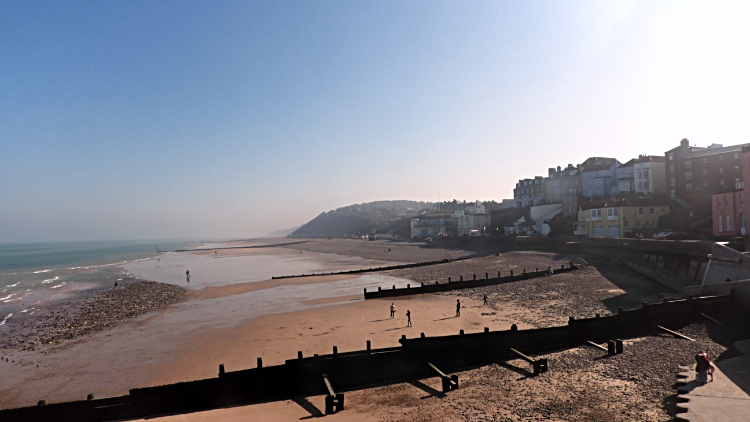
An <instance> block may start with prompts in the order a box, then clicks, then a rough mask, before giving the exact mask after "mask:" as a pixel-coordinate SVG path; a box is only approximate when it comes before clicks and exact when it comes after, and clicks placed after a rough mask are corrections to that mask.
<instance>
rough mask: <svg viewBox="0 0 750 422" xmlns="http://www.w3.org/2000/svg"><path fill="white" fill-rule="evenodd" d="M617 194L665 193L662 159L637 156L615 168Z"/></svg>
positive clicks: (652, 156)
mask: <svg viewBox="0 0 750 422" xmlns="http://www.w3.org/2000/svg"><path fill="white" fill-rule="evenodd" d="M617 188H618V191H619V192H635V193H643V194H654V193H666V189H667V186H666V179H665V173H664V157H661V156H657V155H639V156H638V158H634V159H632V160H630V161H628V162H626V163H625V164H620V165H619V166H618V167H617Z"/></svg>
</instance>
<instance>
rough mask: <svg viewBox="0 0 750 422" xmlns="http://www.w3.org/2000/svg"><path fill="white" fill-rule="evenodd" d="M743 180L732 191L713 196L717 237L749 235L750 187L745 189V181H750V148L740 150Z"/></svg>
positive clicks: (712, 206)
mask: <svg viewBox="0 0 750 422" xmlns="http://www.w3.org/2000/svg"><path fill="white" fill-rule="evenodd" d="M739 162H740V173H741V180H740V181H739V182H735V186H734V187H733V188H732V189H727V190H724V191H718V192H714V193H713V194H711V221H712V222H713V228H712V229H713V230H712V231H713V234H714V236H717V237H727V236H738V235H739V236H744V235H746V234H747V230H746V225H747V223H746V220H747V210H746V209H747V207H748V206H747V205H745V201H746V200H747V198H748V197H749V196H748V195H750V186H749V187H745V183H744V179H748V180H750V146H745V147H743V148H742V149H740V159H739Z"/></svg>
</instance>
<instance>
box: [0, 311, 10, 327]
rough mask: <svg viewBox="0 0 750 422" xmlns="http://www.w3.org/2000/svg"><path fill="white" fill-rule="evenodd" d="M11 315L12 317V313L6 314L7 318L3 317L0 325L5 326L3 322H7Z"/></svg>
mask: <svg viewBox="0 0 750 422" xmlns="http://www.w3.org/2000/svg"><path fill="white" fill-rule="evenodd" d="M12 315H13V314H12V313H10V314H8V316H7V317H5V318H4V319H3V321H2V322H0V325H5V321H7V320H8V318H10V317H11V316H12Z"/></svg>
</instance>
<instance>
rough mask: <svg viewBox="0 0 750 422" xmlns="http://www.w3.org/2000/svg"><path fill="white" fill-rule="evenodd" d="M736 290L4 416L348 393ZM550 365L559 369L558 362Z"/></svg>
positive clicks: (641, 328)
mask: <svg viewBox="0 0 750 422" xmlns="http://www.w3.org/2000/svg"><path fill="white" fill-rule="evenodd" d="M733 300H734V297H733V295H727V296H712V297H702V298H689V299H683V300H676V301H666V302H662V303H654V304H646V303H644V304H643V306H642V307H641V308H638V309H631V310H625V311H623V310H621V309H620V310H618V312H617V314H616V315H611V316H602V317H598V316H597V317H594V318H582V319H572V318H571V320H570V321H569V323H568V324H567V325H563V326H558V327H550V328H541V329H529V330H518V329H516V328H515V326H514V327H512V328H511V329H510V330H504V331H490V330H489V329H488V328H486V329H485V331H484V332H478V333H467V334H464V333H463V330H462V331H461V333H460V334H457V335H450V336H438V337H426V336H424V335H421V336H420V337H417V338H411V339H407V338H406V336H402V338H401V340H400V341H399V343H400V344H401V346H400V347H393V348H387V349H373V350H370V349H369V347H368V349H366V350H358V351H353V352H348V353H333V354H329V355H322V356H313V357H307V358H303V357H302V356H301V354H300V355H299V356H298V358H297V359H290V360H287V361H286V362H285V363H284V364H283V365H275V366H268V367H263V366H262V365H260V362H259V365H258V367H257V368H253V369H245V370H240V371H234V372H224V371H223V367H222V369H221V370H220V371H219V375H218V377H216V378H209V379H203V380H197V381H191V382H183V383H177V384H169V385H163V386H157V387H148V388H137V389H133V390H130V391H129V394H127V395H124V396H120V397H110V398H104V399H93V398H92V399H91V400H80V401H74V402H65V403H55V404H47V403H42V402H40V405H39V406H33V407H25V408H18V409H6V410H0V420H2V421H3V422H16V421H60V422H67V421H82V422H99V421H110V420H122V419H136V418H148V417H151V416H154V415H164V414H180V413H188V412H195V411H201V410H210V409H216V408H220V407H228V406H240V405H247V404H252V403H259V402H267V401H275V400H284V399H288V398H291V397H295V396H311V395H322V394H326V393H327V389H326V386H325V384H324V382H323V380H322V375H323V374H326V375H327V377H328V378H329V379H330V380H331V382H332V383H333V385H334V386H335V388H336V391H337V392H339V391H340V392H346V391H352V390H358V389H362V388H369V387H372V386H377V385H388V384H393V383H397V382H402V381H406V380H412V379H421V378H427V377H431V376H434V370H433V369H432V368H430V367H429V366H428V365H427V364H426V363H425V362H431V363H433V365H436V366H437V367H438V368H441V370H443V371H445V372H446V373H447V372H449V371H451V372H452V371H457V370H461V369H465V368H469V367H473V366H477V365H485V364H490V363H494V362H498V361H502V360H508V359H514V358H516V357H517V356H516V354H515V353H514V352H513V350H511V349H515V350H518V351H521V352H522V353H524V354H527V355H533V354H540V353H549V352H553V351H558V350H562V349H566V348H572V347H578V346H581V345H584V344H586V343H587V342H588V341H594V342H597V343H602V342H605V341H608V340H612V339H627V338H636V337H643V336H647V335H655V334H658V333H659V332H660V330H659V329H658V328H656V327H657V326H659V325H661V326H667V327H670V328H671V329H674V330H677V329H679V327H682V326H684V325H687V324H689V323H690V322H692V321H693V320H694V319H695V318H700V316H699V315H700V314H701V313H703V312H710V311H711V310H712V309H717V308H721V307H725V306H727V305H728V304H730V303H732V301H733ZM550 370H552V371H554V370H555V368H554V367H552V368H550Z"/></svg>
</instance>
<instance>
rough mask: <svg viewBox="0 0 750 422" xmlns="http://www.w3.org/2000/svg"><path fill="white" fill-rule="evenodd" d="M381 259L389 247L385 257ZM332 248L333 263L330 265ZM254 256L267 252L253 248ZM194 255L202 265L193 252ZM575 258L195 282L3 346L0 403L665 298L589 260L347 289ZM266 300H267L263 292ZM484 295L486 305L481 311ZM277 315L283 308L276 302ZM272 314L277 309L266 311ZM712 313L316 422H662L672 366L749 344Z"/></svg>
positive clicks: (328, 247) (329, 248) (309, 251)
mask: <svg viewBox="0 0 750 422" xmlns="http://www.w3.org/2000/svg"><path fill="white" fill-rule="evenodd" d="M355 242H358V243H355ZM315 245H323V246H321V247H320V249H322V250H324V251H325V252H317V251H316V246H315ZM402 245H403V246H402ZM301 247H305V248H306V249H304V250H303V255H313V254H317V253H319V254H321V255H320V257H319V258H323V257H325V258H324V259H327V260H329V261H335V262H334V263H332V264H331V265H330V267H346V266H347V265H352V264H356V263H364V262H367V263H368V264H369V263H372V262H374V261H373V260H376V259H377V257H378V256H379V255H378V254H379V253H381V252H379V251H381V250H382V251H383V252H382V254H384V255H386V256H388V257H389V260H388V261H381V262H412V261H411V260H414V261H419V260H430V259H435V258H436V257H437V259H441V258H442V257H443V256H445V255H446V254H454V255H456V254H463V255H467V254H469V253H470V251H453V250H444V249H440V248H429V247H424V245H421V244H395V243H393V244H391V246H388V245H386V246H383V245H382V244H381V245H378V244H377V243H375V242H370V243H367V242H362V241H343V240H336V241H328V242H326V241H315V242H309V243H305V244H300V245H294V246H290V247H287V248H282V249H283V250H280V251H279V252H278V255H280V256H287V255H289V256H294V257H299V255H300V254H299V253H298V251H299V250H300V249H298V248H301ZM387 247H390V248H391V250H392V252H391V253H390V254H388V253H387ZM274 249H279V248H274ZM271 251H272V250H271ZM289 251H292V253H289ZM336 251H337V254H336V255H331V254H332V253H333V252H336ZM224 253H226V254H227V255H225V256H228V254H231V253H237V250H227V251H218V253H217V255H221V254H224ZM245 253H247V252H245ZM260 253H261V254H268V253H269V250H264V251H263V252H260ZM271 253H273V252H271ZM347 253H351V254H354V253H361V254H362V255H366V256H364V257H361V256H360V257H356V256H354V255H346V254H347ZM201 254H207V255H208V256H209V257H210V254H208V253H207V252H201ZM578 258H581V257H573V256H566V255H557V254H552V253H539V252H509V253H502V254H500V255H499V256H496V255H494V254H492V255H489V256H485V257H480V258H473V259H470V260H468V261H460V262H454V263H447V264H440V265H435V266H428V267H420V268H413V269H408V270H397V271H392V272H388V273H386V274H378V275H372V274H370V275H362V276H351V275H346V276H324V277H309V278H295V279H283V280H258V281H240V282H235V283H225V282H220V283H215V284H212V283H210V282H208V281H206V282H205V283H203V282H202V283H203V284H200V285H199V287H194V286H190V288H189V290H188V292H187V293H186V294H185V295H184V296H183V298H182V300H181V301H180V302H178V303H175V304H173V305H169V306H167V307H165V308H162V309H161V310H158V311H156V312H151V313H148V314H144V315H141V316H138V317H136V318H133V319H130V320H127V321H124V322H122V323H120V324H119V325H117V326H116V327H114V328H110V329H107V330H105V331H102V332H99V333H95V334H92V335H89V336H86V337H84V338H80V339H76V340H73V341H67V342H65V343H64V344H61V345H56V346H55V347H48V348H45V349H44V350H37V351H23V352H19V351H17V350H8V349H3V350H2V353H3V356H4V357H7V358H8V359H10V360H11V362H6V361H3V362H2V363H0V365H2V366H1V367H2V368H3V374H4V377H3V378H2V380H0V406H1V407H2V408H9V407H17V406H28V405H33V404H35V403H36V401H38V400H40V399H46V400H47V401H48V402H58V401H65V400H79V399H83V398H85V396H86V394H88V393H94V394H95V395H96V397H107V396H113V395H120V394H126V393H127V391H128V390H129V389H130V388H135V387H144V386H153V385H160V384H166V383H173V382H179V381H190V380H195V379H201V378H208V377H215V376H216V375H217V373H218V367H219V365H220V364H223V365H224V366H225V369H226V370H227V371H235V370H240V369H246V368H251V367H254V366H255V365H256V359H257V358H258V357H260V358H262V359H263V364H264V365H276V364H281V363H283V362H284V361H285V360H286V359H293V358H295V357H296V356H297V352H298V351H301V352H302V353H303V355H305V356H309V355H313V354H324V353H330V352H331V350H332V348H333V346H336V347H337V348H338V350H339V352H346V351H352V350H358V349H363V348H364V347H365V344H366V341H367V340H370V341H371V342H372V345H373V347H374V348H381V347H392V346H398V339H399V338H400V337H401V336H402V335H406V336H407V337H417V336H419V335H420V333H425V334H426V335H428V336H433V335H447V334H457V333H458V332H459V330H462V329H463V330H465V331H466V332H467V333H470V332H479V331H482V330H483V328H484V327H489V328H490V329H492V330H503V329H508V328H509V327H510V325H511V324H514V323H515V324H518V326H519V328H527V327H528V328H531V327H546V326H552V325H559V324H562V323H564V322H565V321H566V320H567V317H568V316H569V315H575V316H592V315H593V314H594V313H602V314H606V313H609V312H613V311H614V310H616V309H617V307H625V308H628V307H631V305H634V306H637V305H638V304H639V303H640V302H641V301H644V300H646V301H658V300H661V298H662V297H665V296H670V295H674V292H671V291H670V290H669V289H668V288H665V287H663V286H660V285H658V284H657V283H655V282H653V281H652V280H650V279H648V278H646V277H643V276H641V275H639V274H637V273H635V272H633V271H632V270H629V269H628V268H627V267H625V266H624V265H621V264H613V263H609V262H606V261H598V260H595V259H593V258H591V257H583V258H584V259H585V260H586V261H587V262H588V263H589V264H590V266H589V267H588V268H587V269H585V270H582V271H579V272H576V273H567V274H560V275H555V276H552V277H545V278H540V279H534V280H525V281H522V282H518V283H510V284H505V285H498V286H489V287H484V288H481V289H470V290H464V291H457V292H449V293H444V294H440V295H420V296H409V297H404V298H400V299H395V300H367V301H365V300H363V299H362V295H361V291H362V290H361V289H362V288H363V287H362V286H371V287H377V286H378V285H388V284H390V283H391V282H392V280H399V282H400V283H404V285H405V283H408V282H414V281H429V280H432V279H437V278H440V279H442V278H447V277H448V276H457V275H460V274H463V275H466V274H473V273H475V272H476V273H480V274H481V273H483V272H490V271H493V272H494V273H496V272H497V271H501V272H508V271H510V270H511V269H515V268H535V267H537V266H538V267H539V268H546V267H547V266H553V267H555V266H559V265H560V263H563V262H568V261H570V260H573V259H578ZM358 260H361V261H358ZM216 261H217V262H221V261H222V260H221V259H216ZM225 262H228V261H225ZM344 263H346V265H344ZM175 269H176V267H175ZM270 292H275V293H274V294H273V295H270V296H269V295H268V294H269V293H270ZM294 294H300V295H301V296H300V297H298V298H297V299H294V301H292V302H283V301H284V300H287V301H288V300H290V299H289V298H288V297H284V298H282V297H281V296H282V295H283V296H290V295H292V296H293V295H294ZM264 295H265V296H264ZM485 295H487V297H488V304H487V305H484V304H483V300H482V299H483V297H484V296H485ZM456 300H460V301H461V303H462V305H463V307H462V311H461V317H455V303H456ZM264 301H267V302H269V303H265V302H264ZM280 303H288V304H289V305H288V306H287V305H284V306H286V307H284V306H279V305H278V304H280ZM391 303H394V304H395V305H396V307H397V312H396V317H395V318H393V319H391V318H390V317H389V310H388V308H389V306H390V304H391ZM274 306H276V308H279V309H275V310H276V311H278V312H269V311H268V309H273V307H274ZM634 306H632V307H634ZM256 308H262V312H260V313H257V312H256V311H258V309H256ZM286 309H288V311H287V310H286ZM407 310H409V311H411V314H412V320H413V327H411V328H407V327H406V317H405V312H406V311H407ZM716 317H717V318H720V319H721V320H722V321H723V323H724V325H722V326H721V327H710V326H706V325H705V324H701V323H695V324H693V325H691V326H688V327H685V328H684V329H683V332H684V333H686V334H688V335H690V336H691V337H693V338H695V339H696V340H697V342H696V343H695V344H689V345H687V344H685V342H684V341H681V340H679V339H675V338H673V337H670V336H655V337H647V338H642V339H633V340H629V341H627V342H626V353H624V354H622V355H618V357H616V358H612V359H606V360H601V359H597V357H598V356H599V355H600V354H601V353H600V351H598V350H597V349H593V348H577V349H571V350H562V351H558V352H555V353H550V354H548V355H545V357H547V358H548V359H549V360H550V367H551V370H550V372H548V373H546V374H545V375H544V376H540V377H530V376H529V373H528V370H529V369H530V368H528V365H527V364H526V363H525V362H523V361H509V362H498V363H497V364H493V365H488V366H484V367H480V368H473V369H468V370H466V371H463V372H461V373H460V374H459V375H460V377H461V380H462V382H461V388H460V389H459V390H457V391H455V392H451V393H449V394H443V393H441V392H440V380H439V379H438V378H429V379H423V380H413V381H412V382H409V383H400V384H394V385H390V386H384V387H378V388H372V389H366V390H361V391H353V392H348V393H347V410H345V411H344V412H342V413H340V414H336V415H332V416H327V418H329V419H331V420H342V421H343V420H347V421H430V420H446V421H453V420H456V421H470V420H488V421H489V420H499V421H528V420H539V419H544V420H557V421H564V420H583V421H589V420H590V421H595V420H615V421H631V420H637V421H667V420H669V419H671V418H672V415H670V412H672V410H673V407H674V401H675V399H674V397H673V391H672V389H671V386H672V385H673V383H674V376H675V374H676V372H677V366H678V365H680V364H682V365H684V364H689V363H690V361H691V359H692V355H693V354H694V353H695V348H701V349H703V350H706V351H707V352H708V353H709V355H711V356H714V357H717V356H719V355H722V354H724V355H723V356H726V355H727V354H728V353H731V351H728V346H727V345H728V344H731V343H730V341H734V339H736V338H740V337H741V336H742V335H748V336H750V333H745V332H743V330H742V329H740V328H737V327H739V326H741V325H742V324H741V318H740V317H741V316H738V315H734V314H733V313H732V311H731V310H727V312H726V315H717V316H716ZM744 330H745V331H747V328H746V327H745V329H744ZM37 365H38V367H37ZM6 374H7V375H6ZM550 392H554V394H551V395H550V394H549V393H550ZM323 409H324V407H323V397H322V396H321V397H298V398H295V399H294V400H287V401H280V402H273V403H263V404H256V405H250V406H242V407H236V408H229V409H217V410H213V411H208V412H197V413H192V414H186V415H173V416H165V417H161V418H156V420H165V421H166V420H169V421H204V420H206V421H207V420H218V419H221V420H238V421H239V420H270V421H291V420H300V419H307V418H311V417H319V416H321V415H322V412H323ZM671 409H672V410H671Z"/></svg>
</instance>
